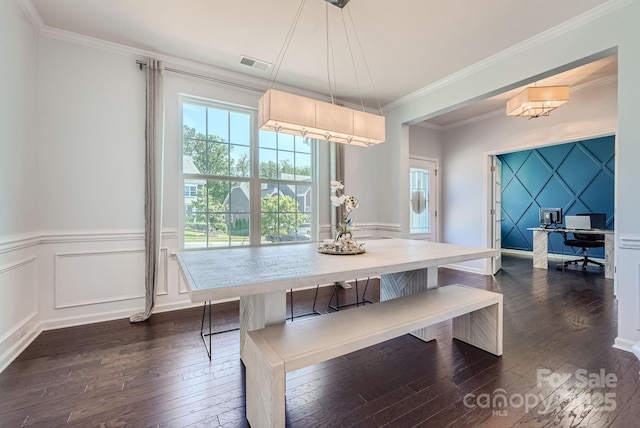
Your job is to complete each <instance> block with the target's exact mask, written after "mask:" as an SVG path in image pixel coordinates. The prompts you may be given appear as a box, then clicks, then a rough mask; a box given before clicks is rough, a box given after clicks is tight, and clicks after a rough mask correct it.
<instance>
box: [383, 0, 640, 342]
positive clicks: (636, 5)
mask: <svg viewBox="0 0 640 428" xmlns="http://www.w3.org/2000/svg"><path fill="white" fill-rule="evenodd" d="M639 19H640V2H638V1H614V2H609V3H607V4H605V5H603V6H602V7H601V8H600V9H599V10H596V11H595V12H594V13H589V14H588V15H585V16H583V17H581V18H579V19H577V20H575V21H574V22H573V23H571V24H565V25H564V26H562V27H560V28H557V29H554V30H552V31H549V32H547V33H545V34H542V35H540V36H539V37H537V39H536V40H534V41H528V42H525V43H523V44H521V45H519V46H516V47H513V48H512V49H510V50H508V51H506V52H503V53H501V54H499V55H496V56H494V57H492V58H490V59H488V60H487V61H485V62H484V63H482V64H477V65H476V66H474V67H472V68H470V69H468V70H463V71H461V72H460V73H458V74H457V75H455V76H450V77H448V78H447V79H446V80H444V81H442V82H437V83H436V84H434V85H433V86H432V87H430V88H425V89H424V90H423V91H420V92H419V93H416V94H414V95H412V96H410V97H407V98H405V99H403V100H398V101H397V102H396V103H394V105H392V106H389V108H388V112H387V115H386V117H387V143H388V144H387V143H385V144H386V146H385V147H384V149H383V150H384V154H382V156H381V158H382V157H386V158H387V159H393V161H394V162H396V163H397V168H398V170H399V171H407V168H408V167H407V161H406V160H405V158H404V157H403V156H402V153H403V152H405V151H407V148H408V145H409V142H408V138H407V137H406V133H405V132H404V128H406V124H408V123H415V122H416V121H419V120H422V119H425V118H429V117H432V116H435V115H437V114H438V112H441V111H447V110H449V109H451V108H452V107H455V106H458V105H463V104H465V103H466V102H468V101H470V100H474V99H477V98H479V97H484V96H491V95H493V94H496V93H500V92H503V91H504V90H508V89H512V88H514V87H517V86H521V85H522V84H525V83H530V82H533V81H535V80H536V79H537V78H539V77H541V76H545V75H547V74H548V73H553V72H559V71H563V70H565V69H568V68H571V67H574V66H577V65H580V64H582V63H585V62H588V61H591V60H593V59H597V58H600V57H602V56H604V55H608V54H611V53H613V52H615V51H616V50H617V52H618V54H619V63H618V64H619V75H618V103H617V106H618V132H617V139H616V143H617V146H616V150H617V152H616V159H617V165H616V189H615V193H616V195H615V198H616V249H615V251H616V254H617V256H616V257H617V266H616V269H617V276H616V278H615V279H614V281H615V283H616V287H617V293H618V338H617V339H616V344H615V346H616V347H619V348H622V349H627V350H629V349H630V347H631V345H632V344H633V343H635V342H639V341H640V331H639V329H640V319H639V316H638V312H639V311H638V308H639V307H640V296H639V295H638V292H637V290H638V289H640V283H639V278H638V274H637V273H638V271H639V270H640V251H638V250H640V225H639V224H638V222H637V217H638V215H637V213H638V212H639V211H640V199H638V198H634V197H629V195H633V194H635V193H637V192H636V191H637V182H638V180H639V179H640V176H639V174H638V172H637V171H638V162H639V160H640V145H639V144H637V142H638V141H640V123H639V122H638V120H637V112H638V111H640V87H639V85H638V84H637V76H638V75H640V46H638V43H637V40H638V39H640V28H639V27H638V25H637V22H638V20H639ZM563 108H564V107H563ZM567 110H568V109H567ZM561 114H562V115H564V114H568V112H567V113H563V112H562V110H561V109H558V111H557V114H556V112H554V114H552V116H551V117H550V118H548V119H551V121H552V123H553V121H558V120H559V118H560V115H561ZM577 125H578V126H580V127H582V126H585V127H589V126H591V124H590V123H587V122H583V123H580V124H577ZM556 129H557V130H562V131H564V132H565V133H566V135H571V134H572V133H573V134H575V133H576V132H575V131H576V130H571V129H569V130H567V129H563V128H562V125H561V124H559V123H558V124H557V126H556ZM487 132H490V131H487ZM489 137H490V136H489V135H487V136H484V137H483V139H484V140H488V139H489ZM554 138H555V136H554ZM559 139H560V140H561V139H562V138H559ZM525 140H527V138H526V137H522V139H521V141H525ZM495 147H500V143H499V142H496V146H495ZM443 148H444V150H445V151H444V152H443V161H444V165H443V170H444V174H443V175H444V177H443V186H444V187H445V189H462V188H465V187H467V189H466V195H468V196H462V195H457V194H455V195H454V194H451V193H450V192H447V191H446V190H445V191H444V192H443V193H445V195H444V198H446V202H445V206H446V207H447V213H445V214H444V216H445V217H446V218H447V222H448V224H447V225H446V226H445V229H446V230H445V241H446V240H447V239H454V240H456V241H458V242H459V243H466V244H470V245H484V244H485V242H486V241H485V239H483V238H482V236H480V233H482V232H478V230H483V229H484V227H483V224H484V223H485V222H484V221H483V220H482V219H483V218H484V216H485V215H486V214H483V213H482V212H481V211H482V207H483V206H484V205H483V201H484V200H485V199H486V198H485V197H484V196H483V194H482V193H481V192H483V191H482V189H481V187H482V183H483V182H486V176H485V174H484V171H485V168H486V166H485V164H484V159H483V155H482V151H477V152H474V153H471V152H467V153H466V154H461V155H459V156H458V155H457V154H455V153H454V151H453V148H449V147H446V144H445V146H443ZM489 149H491V148H485V149H484V150H489ZM394 153H400V156H397V155H394ZM451 155H455V156H454V157H453V158H452V159H449V156H451ZM403 176H404V173H399V174H398V175H393V176H390V177H387V178H388V180H387V182H386V183H385V186H387V187H390V188H393V187H397V188H406V183H404V182H403V181H402V180H403ZM400 197H401V196H399V198H400ZM458 198H460V199H458ZM398 205H399V206H402V203H401V202H398ZM463 205H464V206H465V207H466V208H465V211H466V212H472V213H473V216H477V217H475V218H476V219H474V218H471V216H469V215H464V216H463V215H462V214H461V213H460V212H459V211H454V212H450V211H452V210H453V209H455V208H459V207H461V206H463ZM380 213H381V218H380V221H381V222H384V221H390V220H393V219H396V218H398V213H396V212H393V211H391V210H388V209H382V207H381V211H380ZM400 217H401V219H402V218H403V217H404V213H400ZM467 224H468V226H465V225H467ZM458 228H461V230H464V231H468V232H469V233H468V234H463V233H460V232H458ZM484 270H485V271H486V272H488V271H489V270H488V265H487V264H486V263H485V266H484Z"/></svg>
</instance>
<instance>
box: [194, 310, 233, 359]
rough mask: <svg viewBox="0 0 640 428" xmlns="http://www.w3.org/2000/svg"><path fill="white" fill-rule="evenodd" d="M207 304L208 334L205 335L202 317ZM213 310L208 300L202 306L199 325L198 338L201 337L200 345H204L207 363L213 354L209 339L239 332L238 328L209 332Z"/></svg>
mask: <svg viewBox="0 0 640 428" xmlns="http://www.w3.org/2000/svg"><path fill="white" fill-rule="evenodd" d="M207 303H208V304H209V332H208V333H205V332H204V317H205V312H206V310H207ZM212 311H213V309H212V305H211V300H209V301H208V302H204V306H202V322H201V323H200V337H202V343H203V344H204V349H205V350H206V351H207V357H209V361H211V354H212V353H213V349H212V348H211V337H212V336H213V335H214V334H221V333H228V332H230V331H236V330H240V328H230V329H228V330H223V331H215V332H214V331H212V330H211V318H212V315H211V313H212ZM206 337H208V338H209V346H207V340H206Z"/></svg>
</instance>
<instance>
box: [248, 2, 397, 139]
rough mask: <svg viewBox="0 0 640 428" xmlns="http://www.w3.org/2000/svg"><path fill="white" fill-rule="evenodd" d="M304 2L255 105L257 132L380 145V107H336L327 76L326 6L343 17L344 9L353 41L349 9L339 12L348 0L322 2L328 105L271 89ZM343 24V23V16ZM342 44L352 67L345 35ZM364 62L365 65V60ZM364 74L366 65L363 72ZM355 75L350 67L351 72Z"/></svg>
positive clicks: (383, 130) (383, 132)
mask: <svg viewBox="0 0 640 428" xmlns="http://www.w3.org/2000/svg"><path fill="white" fill-rule="evenodd" d="M305 2H306V0H301V3H300V6H299V8H298V12H297V14H296V16H295V18H294V21H293V23H292V25H291V29H290V30H289V33H288V35H287V39H286V40H285V42H284V45H283V46H282V49H281V51H280V54H279V56H278V60H277V61H276V66H275V67H274V68H273V69H272V75H273V78H271V77H270V78H269V89H268V90H267V91H266V92H265V94H264V95H263V96H262V97H261V98H260V101H259V103H258V124H259V126H260V129H263V130H268V131H276V132H282V133H285V134H293V135H301V136H303V137H308V138H315V139H319V140H325V141H330V142H335V143H343V144H352V145H357V146H364V147H371V146H372V145H375V144H379V143H382V142H384V140H385V120H384V116H382V108H381V107H380V102H379V101H378V107H379V108H380V113H381V114H380V115H377V114H373V113H369V112H366V111H365V109H364V103H363V102H362V101H361V104H362V108H361V110H355V109H352V108H348V107H344V106H340V105H337V104H336V103H335V101H334V97H333V88H332V83H331V80H330V77H329V76H330V75H331V73H329V50H330V49H329V47H330V38H329V11H328V5H329V4H333V5H335V6H338V7H339V8H340V9H341V13H342V14H345V10H346V12H347V15H348V18H349V20H350V22H351V25H352V26H353V31H354V33H355V34H356V40H357V32H355V25H353V20H351V19H350V18H351V15H350V13H349V12H348V10H349V9H348V8H347V9H343V8H344V6H345V5H346V4H347V3H348V2H349V0H326V2H327V3H326V7H325V11H326V31H327V33H326V39H327V76H328V78H329V82H328V83H329V94H330V96H331V102H330V103H329V102H324V101H319V100H315V99H313V98H308V97H305V96H301V95H296V94H291V93H288V92H284V91H280V90H276V89H272V88H271V86H273V83H274V82H275V79H276V77H277V73H278V69H279V68H280V65H281V64H282V60H283V58H284V55H285V53H286V47H287V46H288V45H289V42H290V41H291V37H292V36H293V33H294V30H295V27H296V25H297V23H298V20H299V19H300V14H301V12H302V9H303V8H304V4H305ZM343 22H345V20H344V15H343ZM345 44H346V45H347V46H348V47H349V53H350V54H351V59H352V64H354V61H353V53H352V52H351V43H350V42H349V40H348V36H347V40H346V43H345ZM358 46H359V40H358ZM360 50H361V51H362V47H360ZM362 57H363V58H364V54H362ZM364 63H365V65H366V59H365V60H364ZM368 71H369V70H368V66H367V72H368ZM355 72H356V70H355V65H354V73H355ZM368 75H369V78H371V73H368ZM356 80H357V76H356ZM371 84H372V86H373V82H371ZM361 99H362V96H361Z"/></svg>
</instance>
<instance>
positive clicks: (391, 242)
mask: <svg viewBox="0 0 640 428" xmlns="http://www.w3.org/2000/svg"><path fill="white" fill-rule="evenodd" d="M365 248H366V253H364V254H359V255H330V254H320V253H318V251H317V244H316V243H309V244H299V245H265V246H260V247H241V248H232V249H230V248H224V249H211V250H200V251H181V252H179V253H178V254H177V257H178V265H179V266H180V271H181V273H182V276H183V278H184V279H185V281H186V285H187V289H188V291H189V297H190V298H191V301H192V302H204V301H207V300H221V299H228V298H234V297H240V296H247V295H252V294H261V293H269V292H273V291H279V290H288V289H290V288H296V287H305V286H314V285H316V284H330V283H332V282H335V281H343V280H350V279H354V278H363V277H370V276H376V275H383V274H387V273H395V272H404V271H410V270H416V269H423V268H432V267H437V266H441V265H445V264H450V263H458V262H462V261H467V260H476V259H483V258H488V257H495V256H497V255H498V250H494V249H490V248H478V247H469V246H462V245H452V244H443V243H436V242H427V241H416V240H409V239H378V240H370V241H366V244H365Z"/></svg>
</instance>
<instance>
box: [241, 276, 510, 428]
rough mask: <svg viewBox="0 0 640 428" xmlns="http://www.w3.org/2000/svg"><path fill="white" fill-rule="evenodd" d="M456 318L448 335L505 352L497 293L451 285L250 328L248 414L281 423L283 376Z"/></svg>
mask: <svg viewBox="0 0 640 428" xmlns="http://www.w3.org/2000/svg"><path fill="white" fill-rule="evenodd" d="M449 319H453V337H455V338H457V339H459V340H462V341H464V342H467V343H470V344H471V345H474V346H476V347H478V348H480V349H483V350H485V351H488V352H490V353H492V354H495V355H498V356H499V355H502V295H501V294H498V293H494V292H491V291H486V290H480V289H477V288H471V287H466V286H463V285H448V286H445V287H440V288H435V289H431V290H428V291H425V292H421V293H417V294H412V295H408V296H403V297H399V298H396V299H392V300H386V301H384V302H380V303H376V304H373V305H367V306H361V307H359V308H354V309H350V310H347V311H340V312H336V313H332V314H328V315H323V316H321V317H317V318H312V319H308V320H303V321H299V322H295V323H289V324H278V325H272V326H269V327H265V328H262V329H259V330H252V331H249V332H248V338H247V341H246V342H245V354H244V363H245V366H246V394H247V420H248V421H249V423H250V424H251V426H252V427H253V428H258V427H284V426H285V390H286V386H285V374H286V373H288V372H291V371H294V370H298V369H301V368H304V367H307V366H310V365H313V364H317V363H320V362H322V361H326V360H329V359H331V358H335V357H338V356H341V355H345V354H348V353H350V352H353V351H357V350H359V349H363V348H366V347H368V346H371V345H375V344H377V343H381V342H384V341H386V340H389V339H393V338H395V337H398V336H402V335H404V334H407V333H411V332H412V331H414V330H418V329H420V328H424V327H428V326H432V325H434V324H437V323H439V322H442V321H446V320H449Z"/></svg>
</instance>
